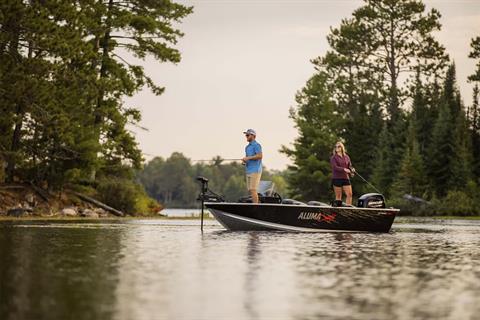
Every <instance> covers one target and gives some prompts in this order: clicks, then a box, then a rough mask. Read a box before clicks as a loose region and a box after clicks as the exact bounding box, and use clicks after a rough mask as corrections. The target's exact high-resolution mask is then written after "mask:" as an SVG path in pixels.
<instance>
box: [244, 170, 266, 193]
mask: <svg viewBox="0 0 480 320" xmlns="http://www.w3.org/2000/svg"><path fill="white" fill-rule="evenodd" d="M261 176H262V173H261V172H254V173H247V189H248V190H258V185H259V184H260V177H261Z"/></svg>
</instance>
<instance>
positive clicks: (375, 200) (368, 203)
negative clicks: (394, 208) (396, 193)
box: [357, 193, 386, 208]
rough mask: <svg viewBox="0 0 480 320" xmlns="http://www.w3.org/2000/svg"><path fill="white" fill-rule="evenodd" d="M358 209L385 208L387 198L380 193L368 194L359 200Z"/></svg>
mask: <svg viewBox="0 0 480 320" xmlns="http://www.w3.org/2000/svg"><path fill="white" fill-rule="evenodd" d="M357 207H360V208H385V207H386V205H385V198H384V197H383V195H381V194H380V193H367V194H364V195H362V196H361V197H360V198H358V203H357Z"/></svg>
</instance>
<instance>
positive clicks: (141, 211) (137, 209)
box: [97, 178, 161, 215]
mask: <svg viewBox="0 0 480 320" xmlns="http://www.w3.org/2000/svg"><path fill="white" fill-rule="evenodd" d="M97 193H98V198H99V200H100V201H102V202H104V203H105V204H107V205H109V206H111V207H113V208H115V209H117V210H120V211H122V212H124V213H127V214H131V215H148V214H151V213H154V212H156V211H158V210H159V209H160V208H161V206H160V205H159V204H158V203H157V202H156V201H155V200H153V199H151V198H150V197H148V196H147V194H146V193H145V190H144V189H143V188H142V186H140V185H139V184H137V183H135V182H133V181H132V180H128V179H119V178H104V179H102V180H101V181H100V182H99V183H98V185H97Z"/></svg>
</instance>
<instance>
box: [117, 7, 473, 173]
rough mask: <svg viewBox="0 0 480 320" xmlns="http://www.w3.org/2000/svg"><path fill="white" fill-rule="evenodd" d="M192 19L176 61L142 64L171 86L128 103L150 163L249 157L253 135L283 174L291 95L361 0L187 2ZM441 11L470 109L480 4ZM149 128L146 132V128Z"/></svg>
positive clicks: (291, 132) (267, 161) (267, 162)
mask: <svg viewBox="0 0 480 320" xmlns="http://www.w3.org/2000/svg"><path fill="white" fill-rule="evenodd" d="M177 2H180V3H183V4H186V5H191V6H193V7H194V13H193V14H191V15H190V16H188V17H187V18H186V19H185V20H184V21H183V23H182V24H181V25H180V26H179V27H180V29H181V30H182V32H184V33H185V36H184V37H183V38H181V39H180V40H179V42H178V44H177V45H176V47H177V48H178V49H179V50H180V52H181V54H182V61H181V62H180V63H179V64H176V65H175V64H167V63H159V62H158V61H155V60H153V59H146V60H145V61H142V62H141V64H142V65H143V66H144V67H145V69H146V71H147V73H148V74H149V75H150V76H151V77H152V78H153V79H154V80H155V82H156V83H157V84H159V85H161V86H164V87H165V88H166V90H165V93H164V94H162V95H161V96H155V95H154V94H152V93H151V92H149V90H148V89H145V90H142V91H141V92H139V93H137V94H136V95H135V96H133V97H131V98H128V99H126V100H125V102H126V104H127V105H132V106H136V107H138V108H139V109H140V110H141V111H142V117H143V119H142V121H141V123H140V124H139V126H138V127H135V128H133V129H132V131H133V132H134V133H135V135H136V137H137V140H138V142H139V146H140V148H141V149H142V151H143V152H144V155H145V158H146V159H147V160H149V159H151V158H152V157H153V156H162V157H164V158H166V157H168V156H170V154H171V153H172V152H175V151H178V152H182V153H183V154H184V155H185V156H187V157H188V158H190V159H193V160H196V159H211V158H212V157H214V156H217V155H219V156H221V157H223V158H226V159H229V158H241V157H243V153H244V147H245V145H246V142H245V137H244V135H243V134H242V132H243V131H245V130H246V129H248V128H253V129H255V130H256V131H257V141H259V142H260V143H261V145H262V147H263V154H264V158H263V164H264V166H266V167H267V168H268V169H278V170H282V169H285V168H286V167H287V165H288V164H289V163H291V162H290V160H289V159H288V158H287V157H286V156H285V155H284V154H282V153H280V152H279V149H280V148H281V147H282V145H286V146H291V144H292V143H293V141H294V139H295V137H296V136H297V130H296V129H295V127H294V123H293V121H292V120H291V119H290V118H289V109H290V108H291V107H294V106H295V100H294V99H295V94H296V92H297V91H298V90H300V89H301V88H302V87H303V86H304V85H305V82H306V81H307V80H308V79H309V77H311V76H312V75H313V73H314V69H313V65H312V64H311V62H310V60H311V59H313V58H315V57H318V56H320V55H323V54H324V53H325V52H326V51H327V50H328V44H327V41H326V36H327V34H328V33H329V30H330V27H331V26H333V27H337V26H339V24H340V22H341V20H342V19H343V18H347V17H349V16H351V13H352V12H353V11H354V10H355V9H356V8H358V7H359V6H361V5H362V1H361V0H196V1H193V0H184V1H178V0H177ZM424 3H425V4H426V5H427V8H432V7H434V8H436V9H438V10H439V11H440V13H441V14H442V18H441V23H442V25H443V27H442V31H440V32H438V33H437V34H436V36H437V39H438V40H439V41H440V43H442V44H443V45H444V46H445V47H446V49H447V52H448V54H449V55H450V57H451V58H452V59H453V60H454V61H455V63H456V66H457V76H458V83H459V86H460V91H461V93H462V97H463V100H464V102H465V104H467V105H468V104H470V103H471V101H472V98H471V96H472V85H471V84H469V83H467V77H468V75H470V74H471V73H473V70H474V68H475V61H474V60H473V59H468V52H470V40H471V38H473V37H475V36H478V35H480V0H449V1H446V0H430V1H424ZM145 129H147V130H145Z"/></svg>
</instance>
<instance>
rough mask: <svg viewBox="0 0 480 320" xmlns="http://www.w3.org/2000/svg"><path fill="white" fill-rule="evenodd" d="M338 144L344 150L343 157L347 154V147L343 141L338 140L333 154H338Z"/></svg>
mask: <svg viewBox="0 0 480 320" xmlns="http://www.w3.org/2000/svg"><path fill="white" fill-rule="evenodd" d="M337 146H340V147H341V149H342V151H341V153H342V157H343V156H345V155H346V154H347V149H345V145H344V144H343V142H342V141H337V143H335V146H334V147H333V152H332V154H333V155H336V154H337Z"/></svg>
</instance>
